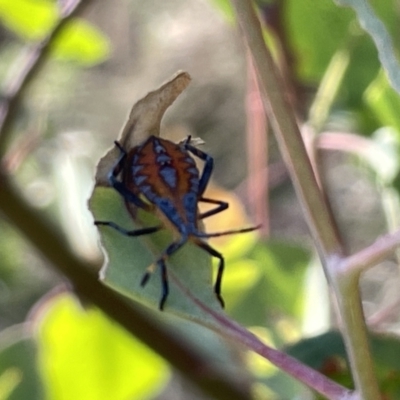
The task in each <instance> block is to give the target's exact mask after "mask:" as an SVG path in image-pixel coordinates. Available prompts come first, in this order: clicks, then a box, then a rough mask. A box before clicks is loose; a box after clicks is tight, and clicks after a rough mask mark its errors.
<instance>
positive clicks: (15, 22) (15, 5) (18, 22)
mask: <svg viewBox="0 0 400 400" xmlns="http://www.w3.org/2000/svg"><path fill="white" fill-rule="evenodd" d="M58 16H59V14H58V8H57V4H56V2H54V1H49V0H35V1H32V0H0V20H1V22H2V23H3V25H4V26H5V27H6V28H8V29H9V30H11V31H13V32H14V33H15V34H17V35H18V36H20V37H21V38H23V39H28V40H41V39H44V37H45V36H46V35H47V34H48V32H49V31H50V29H51V28H52V27H53V25H54V24H55V22H56V21H57V18H58Z"/></svg>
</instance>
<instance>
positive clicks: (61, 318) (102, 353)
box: [26, 295, 169, 400]
mask: <svg viewBox="0 0 400 400" xmlns="http://www.w3.org/2000/svg"><path fill="white" fill-rule="evenodd" d="M43 308H44V309H42V310H41V311H42V312H41V313H39V314H38V317H39V320H38V321H37V326H38V329H37V340H38V346H39V365H40V369H41V372H42V376H43V381H44V384H45V386H46V389H47V398H48V399H51V400H70V399H87V400H104V399H105V398H109V399H113V400H126V399H145V398H148V397H152V396H154V395H155V394H157V393H158V392H159V391H160V390H161V389H162V387H163V386H164V385H165V383H166V381H167V379H168V377H169V372H168V367H167V365H166V363H165V362H164V361H163V360H162V359H161V358H160V357H158V356H157V355H156V354H154V353H153V352H152V351H150V350H149V349H148V348H147V347H145V346H144V345H143V344H141V343H140V342H138V341H136V340H135V339H134V338H133V337H132V336H131V335H130V334H129V333H127V332H126V331H124V330H123V329H122V328H120V327H119V326H118V325H116V324H114V323H112V322H111V321H110V320H109V319H107V318H106V317H105V316H104V315H103V314H102V313H101V312H100V311H99V310H97V309H96V310H95V309H90V310H84V309H83V308H82V307H81V305H80V304H79V303H78V302H77V301H76V300H75V299H74V298H72V297H71V296H68V295H61V296H58V297H56V298H53V299H52V300H51V302H49V304H47V305H46V306H44V307H43ZM26 398H27V399H28V398H30V397H29V396H28V397H26Z"/></svg>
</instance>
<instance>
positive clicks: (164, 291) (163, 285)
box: [140, 237, 187, 311]
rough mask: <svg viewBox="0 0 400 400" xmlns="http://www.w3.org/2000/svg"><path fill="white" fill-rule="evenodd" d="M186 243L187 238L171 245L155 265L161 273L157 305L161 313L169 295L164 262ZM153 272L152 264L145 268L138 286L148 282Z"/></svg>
mask: <svg viewBox="0 0 400 400" xmlns="http://www.w3.org/2000/svg"><path fill="white" fill-rule="evenodd" d="M186 241H187V237H182V238H181V240H179V242H173V243H171V244H170V245H169V246H168V247H167V248H166V250H164V252H163V254H162V256H161V257H160V258H159V259H158V260H157V262H156V265H157V267H160V270H161V271H160V272H161V299H160V303H159V305H158V308H159V309H160V310H161V311H162V310H163V309H164V304H165V301H166V300H167V297H168V294H169V284H168V274H167V266H166V265H165V261H166V259H167V258H168V257H170V256H171V255H172V254H173V253H175V252H176V251H178V250H179V249H180V248H181V247H182V246H183V245H184V244H185V243H186ZM153 272H154V264H152V265H150V266H149V267H148V268H147V271H146V272H145V274H144V275H143V278H142V280H141V282H140V285H141V286H142V287H143V286H145V285H146V283H147V282H148V281H149V279H150V276H151V274H152V273H153Z"/></svg>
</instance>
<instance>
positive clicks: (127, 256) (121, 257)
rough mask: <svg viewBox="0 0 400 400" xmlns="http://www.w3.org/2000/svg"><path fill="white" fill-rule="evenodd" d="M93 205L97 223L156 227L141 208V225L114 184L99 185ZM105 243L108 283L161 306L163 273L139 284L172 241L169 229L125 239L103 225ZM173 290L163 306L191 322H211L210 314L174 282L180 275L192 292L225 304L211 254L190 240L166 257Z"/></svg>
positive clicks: (207, 301) (216, 306) (210, 301)
mask: <svg viewBox="0 0 400 400" xmlns="http://www.w3.org/2000/svg"><path fill="white" fill-rule="evenodd" d="M90 209H91V211H92V213H93V215H94V217H95V219H96V220H98V221H112V222H114V223H116V224H118V225H120V226H122V227H124V228H126V229H138V228H141V227H143V226H154V225H158V224H159V221H158V220H157V219H156V218H154V217H152V216H150V215H149V213H146V212H140V213H139V216H140V218H141V219H142V220H144V223H143V224H142V225H139V224H138V223H136V222H135V221H134V220H133V218H132V217H131V215H130V214H129V212H128V210H127V208H126V206H125V204H124V201H123V199H122V197H121V196H120V195H119V194H118V193H117V192H116V191H115V190H114V189H112V188H102V187H97V188H96V189H95V191H94V193H93V196H92V198H91V200H90ZM99 228H100V229H99V231H100V234H101V241H102V245H103V247H104V249H105V251H106V253H107V258H108V260H107V266H106V267H105V268H104V267H103V275H104V282H105V283H106V284H107V285H109V286H111V287H113V288H114V289H115V290H117V291H119V292H121V293H123V294H124V295H126V296H128V297H130V298H132V299H134V300H136V301H139V302H141V303H143V304H147V305H151V306H153V307H155V308H158V304H159V301H160V298H161V274H160V271H159V270H158V269H156V270H155V271H154V273H153V274H152V276H151V278H150V280H149V281H148V283H147V285H146V286H145V287H141V286H140V282H141V280H142V277H143V274H144V273H145V271H146V268H147V267H148V266H149V265H151V264H152V263H154V262H155V261H157V259H158V258H159V256H160V255H161V254H162V252H163V251H164V250H165V248H166V247H167V246H168V245H169V244H170V243H172V241H173V238H172V235H171V233H170V232H168V231H166V230H163V231H161V232H157V233H155V234H152V235H146V236H142V237H127V236H124V235H122V234H121V233H119V232H117V231H116V230H114V229H112V228H110V227H107V226H100V227H99ZM167 269H168V273H169V284H170V293H169V296H168V298H167V301H166V303H165V310H166V311H171V312H173V313H176V314H178V315H181V316H184V317H186V318H188V319H192V320H200V321H203V322H205V321H208V322H213V321H210V320H209V318H210V317H209V316H208V315H207V314H206V313H204V312H203V311H202V310H201V309H199V307H197V306H195V304H194V302H193V301H192V300H191V299H190V298H189V297H188V296H187V295H186V294H185V293H184V292H183V291H182V289H180V288H179V286H177V285H176V283H175V279H171V278H172V276H174V277H176V278H177V279H178V280H179V281H180V282H181V283H182V284H184V286H185V288H186V289H187V290H188V291H190V293H191V295H193V296H195V297H196V298H197V299H199V300H200V301H202V302H203V303H205V304H207V305H208V306H209V307H211V308H213V309H214V310H219V311H220V310H221V306H220V304H219V302H218V301H217V298H216V296H215V294H214V291H213V285H212V270H211V257H210V255H209V254H208V253H206V252H205V251H204V250H202V249H200V248H198V247H197V246H196V245H194V244H192V243H190V242H189V243H187V244H185V245H184V246H183V247H182V248H181V249H180V250H179V251H178V252H176V253H175V254H174V255H173V256H172V257H170V258H169V259H168V260H167Z"/></svg>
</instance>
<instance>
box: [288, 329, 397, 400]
mask: <svg viewBox="0 0 400 400" xmlns="http://www.w3.org/2000/svg"><path fill="white" fill-rule="evenodd" d="M370 344H371V348H372V354H373V358H374V362H375V369H376V371H377V375H378V380H379V386H380V388H381V391H382V394H384V395H385V396H386V398H388V399H397V398H399V396H400V364H399V357H398V355H399V354H400V341H399V338H398V337H395V336H383V335H382V336H380V335H370ZM286 351H287V352H288V353H289V354H290V355H292V356H293V357H296V358H297V359H299V360H301V361H303V362H304V363H306V364H307V365H309V366H310V367H312V368H314V369H317V370H319V371H321V372H323V373H324V374H326V375H327V376H329V377H331V378H332V379H335V380H336V381H338V382H340V383H342V384H345V385H346V386H348V387H350V386H351V377H350V374H349V370H348V367H347V364H346V351H345V347H344V343H343V340H342V337H341V335H340V333H339V332H336V331H332V332H327V333H324V334H322V335H320V336H316V337H313V338H310V339H304V340H302V341H300V342H298V343H297V344H295V345H293V346H290V347H288V348H287V349H286Z"/></svg>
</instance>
